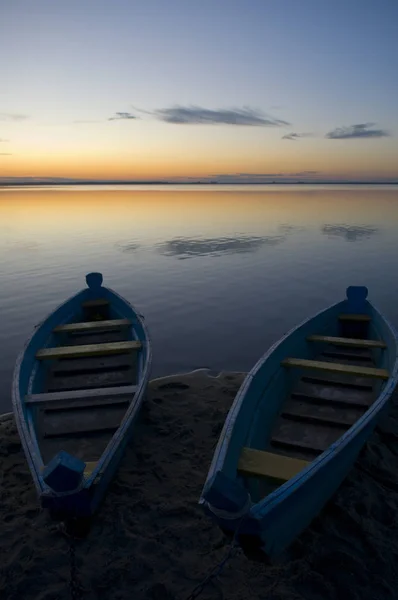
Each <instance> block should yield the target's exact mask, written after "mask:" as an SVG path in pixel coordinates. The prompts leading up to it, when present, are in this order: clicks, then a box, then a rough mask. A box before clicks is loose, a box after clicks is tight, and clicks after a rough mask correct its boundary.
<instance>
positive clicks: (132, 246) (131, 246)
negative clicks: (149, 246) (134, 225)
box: [115, 242, 141, 254]
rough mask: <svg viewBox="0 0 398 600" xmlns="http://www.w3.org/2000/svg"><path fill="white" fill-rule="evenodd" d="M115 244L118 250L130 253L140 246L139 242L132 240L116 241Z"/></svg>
mask: <svg viewBox="0 0 398 600" xmlns="http://www.w3.org/2000/svg"><path fill="white" fill-rule="evenodd" d="M115 246H116V248H117V249H118V250H120V252H124V253H126V254H130V253H133V252H136V250H138V248H140V247H141V244H137V243H135V242H132V243H130V244H120V243H117V244H115Z"/></svg>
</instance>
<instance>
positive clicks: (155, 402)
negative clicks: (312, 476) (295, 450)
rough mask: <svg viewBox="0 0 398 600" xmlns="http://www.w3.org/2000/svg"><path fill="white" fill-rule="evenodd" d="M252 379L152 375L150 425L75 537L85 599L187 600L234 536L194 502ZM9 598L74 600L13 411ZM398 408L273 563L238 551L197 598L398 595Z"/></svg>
mask: <svg viewBox="0 0 398 600" xmlns="http://www.w3.org/2000/svg"><path fill="white" fill-rule="evenodd" d="M243 378H244V374H241V373H221V374H219V376H217V377H213V376H210V375H209V374H208V373H207V372H206V371H197V372H194V373H190V374H187V375H176V376H172V377H167V378H163V379H157V380H154V381H152V382H151V384H150V389H149V394H148V399H147V401H146V402H145V403H144V406H143V409H142V413H141V419H140V423H139V425H138V426H137V429H136V433H135V436H134V439H133V442H132V444H131V445H130V447H129V448H128V450H127V452H126V454H125V457H124V459H123V462H122V463H121V466H120V468H119V471H118V474H117V476H116V477H115V479H114V481H113V483H112V485H111V487H110V489H109V492H108V494H107V496H106V498H105V501H104V503H103V505H102V506H101V509H100V510H99V512H98V514H97V516H96V518H95V520H94V522H93V526H92V529H91V532H90V534H89V535H88V537H87V538H86V539H84V540H82V541H78V542H77V544H76V560H77V568H78V577H79V581H80V584H81V586H82V589H83V590H82V591H83V595H82V597H83V598H84V599H86V598H87V600H93V599H107V598H109V599H112V600H124V599H126V600H127V599H129V600H130V599H132V598H134V600H141V599H145V600H163V599H164V600H184V599H185V598H186V597H187V596H188V595H189V593H190V592H191V591H192V589H193V588H194V587H195V585H196V584H197V583H199V582H200V581H201V580H202V579H203V578H204V577H205V576H206V575H207V574H208V573H209V571H210V570H211V568H212V567H213V566H215V565H216V564H217V563H218V562H219V561H220V560H221V559H222V558H223V556H224V555H225V553H226V551H227V549H228V545H229V542H228V540H227V539H226V538H225V537H224V536H223V535H222V533H221V532H220V531H219V530H218V528H217V527H216V526H214V525H213V524H212V523H211V521H210V520H209V519H208V518H207V517H206V516H205V515H203V514H202V511H201V509H200V508H199V506H198V504H197V502H198V497H199V494H200V491H201V489H202V485H203V482H204V479H205V476H206V473H207V469H208V466H209V463H210V460H211V457H212V453H213V451H214V447H215V444H216V442H217V439H218V435H219V433H220V431H221V428H222V425H223V422H224V419H225V416H226V413H227V411H228V409H229V407H230V405H231V403H232V401H233V398H234V396H235V394H236V392H237V390H238V388H239V386H240V384H241V382H242V380H243ZM0 432H1V435H0V516H1V522H2V525H1V533H0V597H1V598H2V599H3V598H4V599H5V600H33V599H35V600H55V599H62V600H63V599H67V598H70V590H69V554H68V543H67V540H66V538H65V537H64V536H63V535H62V533H61V532H60V530H59V526H58V525H57V524H55V523H53V522H51V521H50V520H49V519H48V517H47V515H46V514H45V513H44V512H43V511H42V510H41V509H40V507H39V505H38V501H37V497H36V494H35V490H34V487H33V484H32V481H31V477H30V474H29V471H28V468H27V464H26V461H25V458H24V454H23V452H22V450H21V446H20V442H19V437H18V434H17V431H16V427H15V424H14V421H13V418H12V417H10V418H6V419H5V420H4V419H3V420H2V421H1V422H0ZM397 509H398V406H397V405H396V404H394V403H393V405H392V406H391V408H390V411H389V413H388V414H387V415H386V416H384V417H383V421H382V422H381V423H380V425H379V426H378V428H377V429H376V431H375V433H374V434H373V436H372V437H371V438H370V440H369V441H368V443H367V445H366V447H365V448H364V450H363V451H362V453H361V455H360V457H359V459H358V461H357V463H356V466H355V468H354V469H353V470H352V472H351V474H350V475H349V477H348V478H347V479H346V481H345V482H344V484H343V485H342V486H341V488H340V489H339V490H338V492H337V494H336V495H335V496H334V497H333V499H332V500H331V501H330V502H329V503H328V504H327V506H326V507H325V509H324V510H323V511H322V513H321V514H320V515H319V516H318V517H317V518H316V519H315V521H314V522H313V523H312V525H311V526H310V527H309V528H308V529H307V530H306V531H305V532H304V533H303V534H302V535H301V536H300V537H299V538H298V539H297V540H296V541H295V542H294V543H293V545H292V546H291V547H290V548H289V549H288V551H287V552H286V553H285V555H284V556H282V557H281V558H280V560H279V561H278V562H277V563H274V564H272V565H269V564H265V563H258V562H250V561H249V560H248V559H247V558H246V557H245V556H244V555H243V553H242V552H240V551H239V552H238V553H237V554H236V555H234V556H233V557H232V558H231V559H230V560H229V561H228V563H227V564H226V566H225V568H224V570H223V572H222V573H221V575H220V577H219V578H218V580H216V581H215V582H214V583H212V584H210V585H209V586H207V587H206V588H205V589H204V591H203V592H202V594H201V595H200V598H201V599H202V598H203V599H221V598H228V599H231V600H244V599H245V600H246V599H250V600H265V599H267V600H282V599H283V600H286V599H305V600H312V599H313V600H328V599H336V600H337V599H340V598H352V599H357V598H358V599H361V600H365V599H368V598H369V599H370V598H372V599H374V598H380V599H388V598H398V574H397V573H396V564H397V560H398V536H397V533H398V518H397Z"/></svg>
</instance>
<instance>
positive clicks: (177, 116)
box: [152, 106, 289, 127]
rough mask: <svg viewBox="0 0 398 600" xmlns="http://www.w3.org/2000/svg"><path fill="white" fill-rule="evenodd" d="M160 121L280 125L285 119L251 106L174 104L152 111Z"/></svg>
mask: <svg viewBox="0 0 398 600" xmlns="http://www.w3.org/2000/svg"><path fill="white" fill-rule="evenodd" d="M152 114H153V115H155V116H156V117H157V118H158V119H159V120H160V121H164V122H166V123H173V124H177V125H197V124H202V125H219V124H222V125H247V126H260V127H281V126H283V125H289V123H288V122H287V121H283V120H282V119H276V118H275V117H272V116H270V115H265V114H263V113H261V112H259V111H256V110H253V109H251V108H246V107H245V108H235V109H219V110H211V109H208V108H203V107H201V106H175V107H173V108H161V109H159V110H156V111H154V112H153V113H152Z"/></svg>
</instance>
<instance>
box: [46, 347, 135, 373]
mask: <svg viewBox="0 0 398 600" xmlns="http://www.w3.org/2000/svg"><path fill="white" fill-rule="evenodd" d="M136 358H137V355H136V353H135V352H133V353H129V354H111V355H110V356H94V357H93V356H92V357H84V358H61V359H60V360H58V361H56V362H55V363H54V364H53V365H52V368H51V370H52V373H54V374H56V375H59V374H61V373H63V374H71V373H73V374H78V373H82V374H83V373H87V374H90V373H95V372H97V371H118V370H126V369H129V368H131V367H132V366H134V365H135V363H136Z"/></svg>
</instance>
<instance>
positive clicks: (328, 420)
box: [282, 406, 357, 429]
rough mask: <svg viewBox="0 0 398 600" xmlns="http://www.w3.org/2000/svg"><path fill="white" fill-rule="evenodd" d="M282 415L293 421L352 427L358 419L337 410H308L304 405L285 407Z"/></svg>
mask: <svg viewBox="0 0 398 600" xmlns="http://www.w3.org/2000/svg"><path fill="white" fill-rule="evenodd" d="M282 416H283V417H284V418H285V419H291V420H292V421H300V422H303V423H313V424H314V425H318V424H319V425H330V426H331V427H334V426H338V427H346V428H347V429H348V428H349V427H351V425H353V424H354V423H355V421H356V420H357V419H356V418H352V417H351V416H350V417H347V416H346V415H342V414H339V412H338V411H335V414H329V415H325V414H323V415H322V414H320V413H316V412H311V411H309V410H306V409H305V408H303V407H302V406H301V407H299V408H288V409H287V408H284V409H283V411H282Z"/></svg>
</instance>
